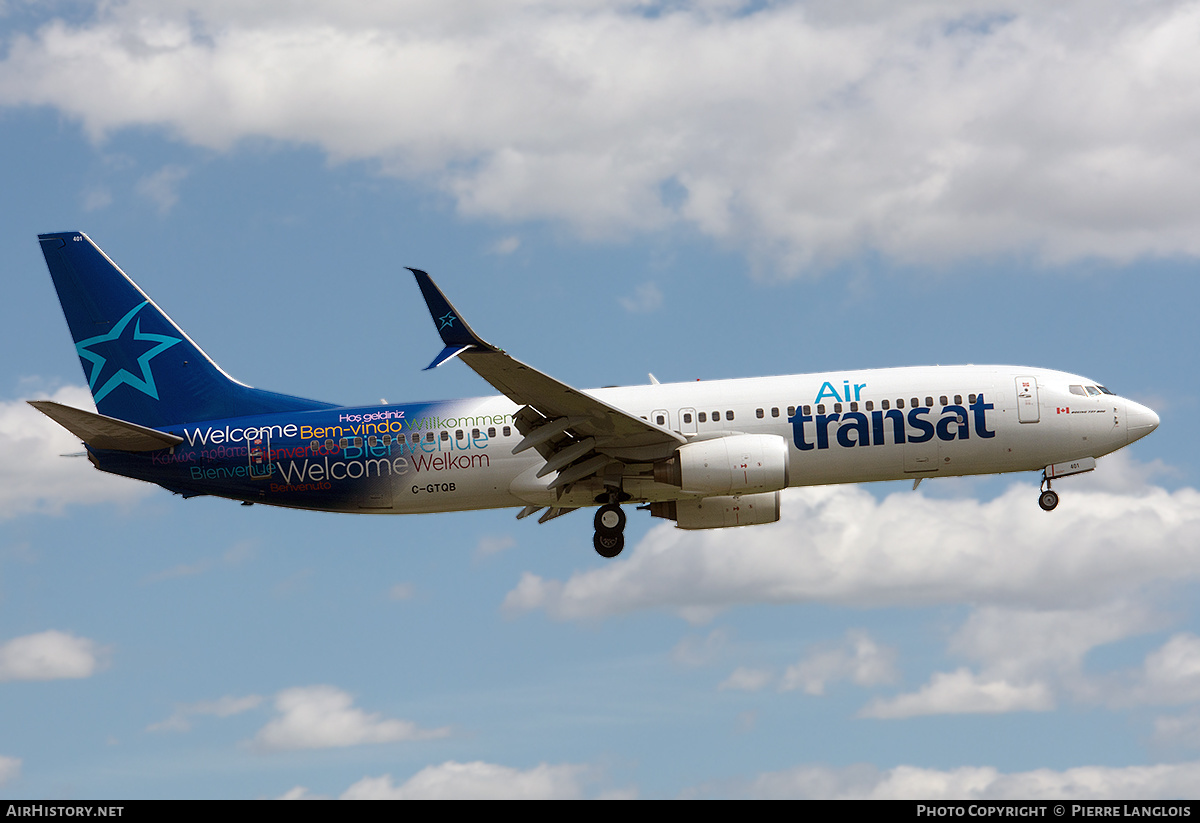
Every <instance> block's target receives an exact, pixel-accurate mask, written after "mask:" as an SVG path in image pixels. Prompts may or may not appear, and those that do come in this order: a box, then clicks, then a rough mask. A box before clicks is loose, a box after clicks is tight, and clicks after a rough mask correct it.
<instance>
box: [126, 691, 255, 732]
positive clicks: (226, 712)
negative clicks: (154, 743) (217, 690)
mask: <svg viewBox="0 0 1200 823" xmlns="http://www.w3.org/2000/svg"><path fill="white" fill-rule="evenodd" d="M262 701H263V699H262V697H261V696H259V695H257V694H251V695H247V696H245V697H233V696H230V695H226V696H225V697H222V698H219V699H217V700H202V701H200V702H199V703H185V704H182V705H178V706H176V707H175V711H174V712H173V713H172V714H171V716H170V717H168V718H167V719H166V720H163V721H162V722H160V723H153V724H151V725H150V726H147V727H146V731H150V732H186V731H188V730H190V729H191V728H192V720H191V719H192V718H193V717H198V716H199V717H203V716H212V717H232V716H233V715H235V714H241V713H242V712H247V711H250V710H251V709H256V708H258V707H259V706H260V705H262Z"/></svg>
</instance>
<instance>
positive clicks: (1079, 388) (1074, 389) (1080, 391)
mask: <svg viewBox="0 0 1200 823" xmlns="http://www.w3.org/2000/svg"><path fill="white" fill-rule="evenodd" d="M1071 394H1077V395H1079V396H1080V397H1087V392H1086V391H1084V390H1083V386H1071Z"/></svg>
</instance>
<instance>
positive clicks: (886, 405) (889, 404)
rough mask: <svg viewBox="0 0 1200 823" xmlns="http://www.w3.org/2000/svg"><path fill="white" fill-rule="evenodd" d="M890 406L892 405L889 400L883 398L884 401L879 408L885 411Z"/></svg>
mask: <svg viewBox="0 0 1200 823" xmlns="http://www.w3.org/2000/svg"><path fill="white" fill-rule="evenodd" d="M891 407H892V404H891V401H888V400H884V401H883V403H882V404H881V408H882V409H883V410H884V411H887V410H888V409H890V408H891Z"/></svg>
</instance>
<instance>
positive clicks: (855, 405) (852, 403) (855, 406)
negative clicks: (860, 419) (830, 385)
mask: <svg viewBox="0 0 1200 823" xmlns="http://www.w3.org/2000/svg"><path fill="white" fill-rule="evenodd" d="M850 411H852V412H856V411H858V402H857V401H855V400H851V401H850Z"/></svg>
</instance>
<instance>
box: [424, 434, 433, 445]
mask: <svg viewBox="0 0 1200 823" xmlns="http://www.w3.org/2000/svg"><path fill="white" fill-rule="evenodd" d="M425 442H426V443H432V442H433V432H425Z"/></svg>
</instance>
